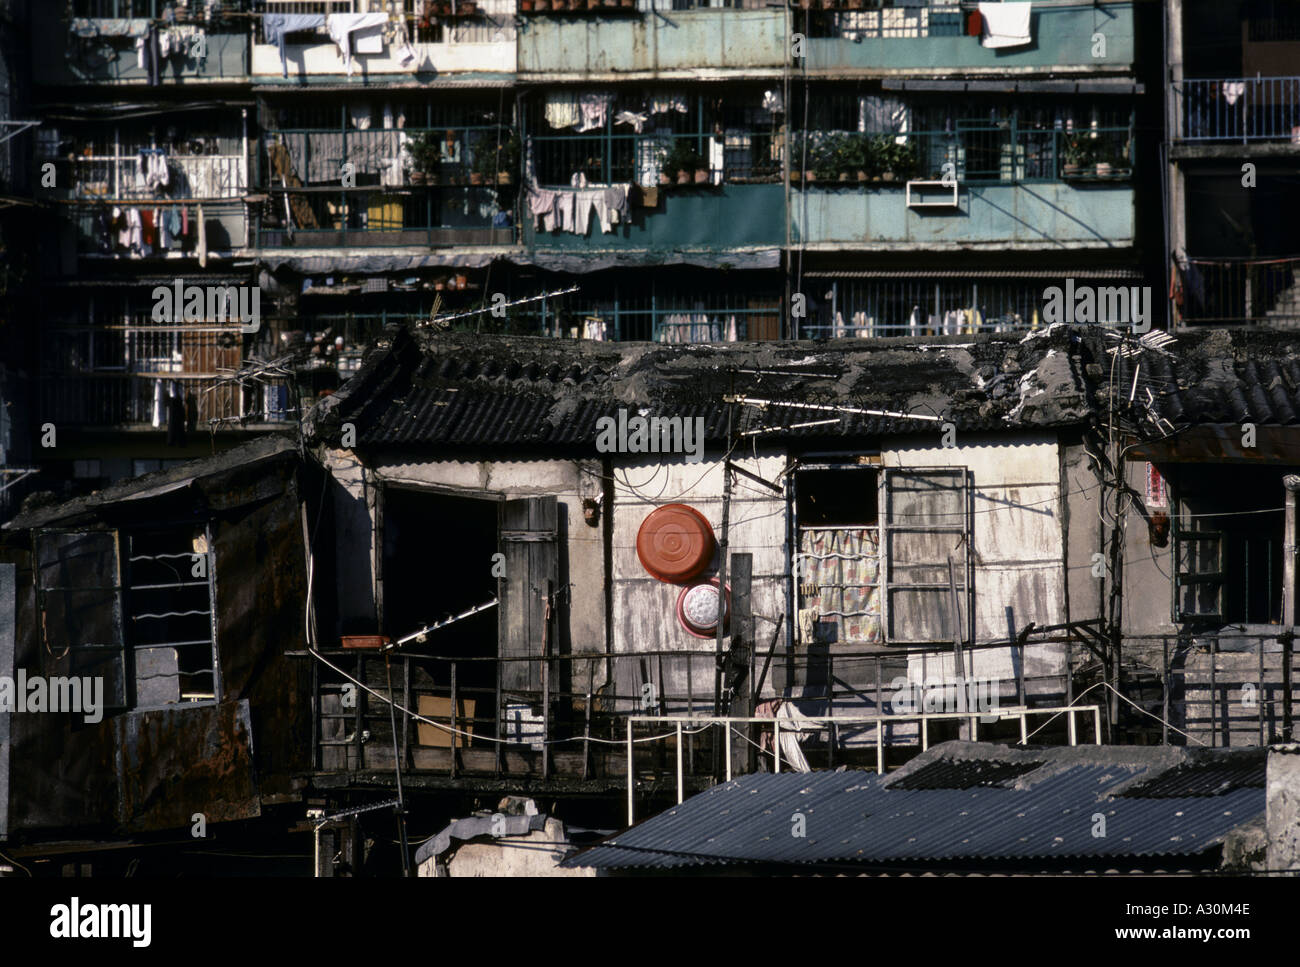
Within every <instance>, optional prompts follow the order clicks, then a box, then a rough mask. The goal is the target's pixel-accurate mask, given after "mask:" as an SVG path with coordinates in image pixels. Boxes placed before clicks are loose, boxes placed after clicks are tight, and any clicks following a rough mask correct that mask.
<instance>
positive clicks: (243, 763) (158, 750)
mask: <svg viewBox="0 0 1300 967" xmlns="http://www.w3.org/2000/svg"><path fill="white" fill-rule="evenodd" d="M113 731H114V738H115V739H116V741H117V782H118V790H119V798H118V821H119V822H120V824H121V825H122V827H123V828H124V829H127V830H132V831H135V830H145V829H170V828H178V827H182V826H189V825H190V823H191V817H192V816H193V815H194V814H195V813H202V814H203V816H204V818H205V820H206V822H208V823H219V822H228V821H230V820H236V819H249V818H252V817H255V816H259V815H261V811H262V810H261V803H260V800H259V799H258V796H257V779H256V775H255V774H254V770H253V727H252V721H251V718H250V715H249V708H248V702H247V701H245V700H241V701H238V702H227V703H223V704H220V705H207V706H200V707H197V708H169V709H157V710H154V711H149V712H133V713H130V714H127V715H123V716H120V717H118V718H117V719H116V720H114V723H113Z"/></svg>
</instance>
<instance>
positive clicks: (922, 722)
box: [627, 705, 1102, 826]
mask: <svg viewBox="0 0 1300 967" xmlns="http://www.w3.org/2000/svg"><path fill="white" fill-rule="evenodd" d="M1080 713H1082V714H1084V715H1090V716H1091V717H1092V733H1093V743H1094V744H1095V745H1101V744H1102V743H1101V708H1100V706H1097V705H1061V706H1055V707H1050V706H1049V707H1047V708H1032V709H1031V708H1008V709H997V710H995V711H990V712H988V713H987V714H982V713H980V712H974V713H970V712H918V713H913V714H900V715H842V716H839V717H838V718H836V717H835V716H832V715H800V716H798V717H796V718H787V719H782V718H779V717H777V716H755V715H708V716H694V717H692V716H680V715H631V716H628V719H627V824H628V825H629V826H631V825H632V824H633V822H635V794H636V777H635V763H636V746H635V743H636V742H637V741H644V740H638V739H636V737H635V735H634V730H635V728H636V726H637V725H638V724H640V723H649V724H654V725H660V724H671V725H672V726H673V734H672V736H671V739H672V740H674V749H675V751H676V754H677V756H676V765H677V803H678V805H681V803H682V802H683V801H684V800H685V798H686V775H685V771H684V768H683V751H684V747H683V735H682V733H683V731H684V730H686V729H689V730H690V731H692V732H700V731H703V730H705V729H713V728H721V729H722V733H723V762H725V763H726V770H725V773H724V776H723V778H724V779H725V780H726V781H727V782H730V781H731V771H732V768H731V763H732V754H731V750H732V734H733V733H735V734H736V735H737V736H739V737H740V739H741V740H742V741H746V742H752V741H753V740H752V739H750V738H749V736H747V735H744V734H742V733H740V732H739V730H737V729H735V728H734V727H733V723H742V724H744V725H766V726H770V727H771V732H772V753H771V755H772V760H773V762H772V771H773V773H779V772H780V771H781V723H782V722H785V724H786V726H787V728H789V729H790V730H791V731H796V732H798V733H802V732H805V731H808V725H810V724H813V725H815V724H821V725H823V726H825V728H822V729H816V730H815V731H818V732H823V731H826V732H830V731H833V730H834V729H835V728H836V727H837V726H855V725H856V726H871V727H872V731H873V732H874V733H875V738H876V774H877V775H884V774H885V743H884V735H885V730H886V729H887V728H889V727H891V726H895V725H903V724H905V723H908V722H915V723H916V724H917V726H918V728H919V730H920V734H921V751H922V752H924V751H925V750H926V749H928V748H929V747H930V743H929V734H930V732H929V726H930V723H931V722H945V721H952V722H958V723H961V724H963V725H966V726H968V727H969V729H970V741H972V742H978V741H979V723H980V721H981V720H987V719H994V720H996V721H1002V720H1004V719H1016V720H1017V721H1018V722H1019V723H1020V744H1021V745H1024V744H1025V743H1027V742H1028V741H1029V718H1030V716H1052V717H1057V716H1062V715H1064V716H1065V718H1066V722H1067V723H1068V725H1067V729H1068V732H1067V734H1068V741H1069V744H1070V745H1071V746H1075V745H1078V744H1079V735H1078V716H1079V715H1080ZM659 738H660V739H661V740H662V741H666V740H668V738H669V737H666V736H661V737H659ZM832 741H833V740H832Z"/></svg>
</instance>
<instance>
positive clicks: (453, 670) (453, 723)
mask: <svg viewBox="0 0 1300 967" xmlns="http://www.w3.org/2000/svg"><path fill="white" fill-rule="evenodd" d="M456 701H457V694H456V663H455V662H452V663H451V730H452V731H451V735H450V736H448V738H450V739H451V778H453V779H455V778H456V740H457V739H458V738H460V735H459V733H457V732H456V729H457V728H458V726H457V724H456V721H457V718H458V716H457V715H456V711H457V710H456Z"/></svg>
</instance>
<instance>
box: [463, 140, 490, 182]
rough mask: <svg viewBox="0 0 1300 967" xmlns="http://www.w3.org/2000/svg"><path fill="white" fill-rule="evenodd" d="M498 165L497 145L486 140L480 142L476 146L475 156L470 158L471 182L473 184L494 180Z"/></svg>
mask: <svg viewBox="0 0 1300 967" xmlns="http://www.w3.org/2000/svg"><path fill="white" fill-rule="evenodd" d="M496 167H497V159H496V146H495V145H491V144H488V143H486V142H479V143H478V144H476V145H475V146H474V149H473V157H472V159H471V160H470V165H469V183H470V184H471V185H481V184H484V183H486V182H490V181H492V180H494V179H495V176H496Z"/></svg>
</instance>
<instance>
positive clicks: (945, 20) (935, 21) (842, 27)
mask: <svg viewBox="0 0 1300 967" xmlns="http://www.w3.org/2000/svg"><path fill="white" fill-rule="evenodd" d="M791 6H794V7H798V8H800V9H799V10H798V12H796V13H795V24H796V29H800V30H802V29H803V27H804V23H805V20H804V18H805V16H806V17H807V21H806V22H807V27H808V36H809V37H819V38H841V39H843V40H850V41H854V42H857V41H861V40H873V39H876V38H892V37H899V38H906V37H959V36H961V35H962V34H963V33H965V21H964V15H963V13H962V9H961V4H960V2H959V0H915V2H913V3H908V4H903V3H899V2H897V0H794V2H792V3H791ZM805 11H806V13H805Z"/></svg>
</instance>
